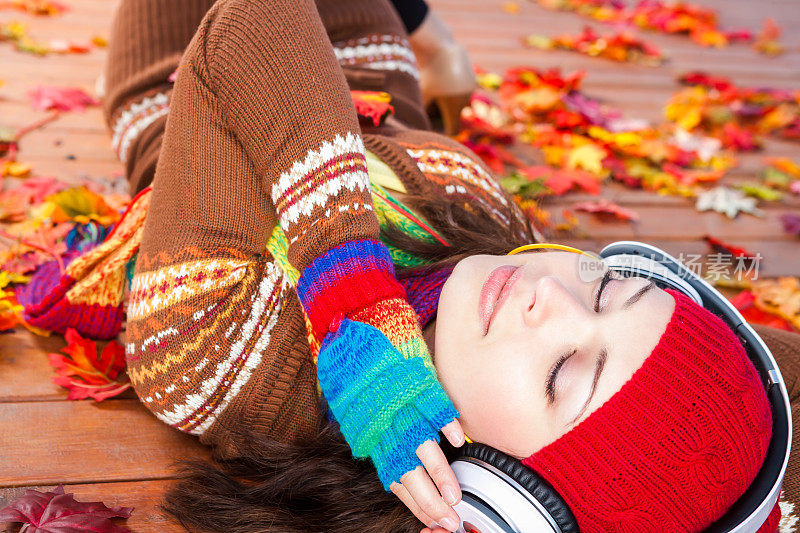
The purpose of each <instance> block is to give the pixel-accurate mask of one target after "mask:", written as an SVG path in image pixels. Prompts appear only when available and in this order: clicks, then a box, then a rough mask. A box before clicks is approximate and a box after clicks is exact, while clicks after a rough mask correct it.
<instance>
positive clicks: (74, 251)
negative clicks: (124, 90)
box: [0, 86, 130, 401]
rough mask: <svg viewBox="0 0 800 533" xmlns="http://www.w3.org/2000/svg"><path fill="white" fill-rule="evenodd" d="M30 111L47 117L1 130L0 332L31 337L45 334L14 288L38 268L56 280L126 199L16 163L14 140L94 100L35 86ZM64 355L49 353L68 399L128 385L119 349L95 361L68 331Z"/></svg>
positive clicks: (105, 186)
mask: <svg viewBox="0 0 800 533" xmlns="http://www.w3.org/2000/svg"><path fill="white" fill-rule="evenodd" d="M29 97H30V100H31V106H32V107H33V108H34V109H37V110H41V111H46V112H48V114H47V115H46V116H45V117H44V118H42V119H39V120H37V121H35V122H34V123H32V124H30V125H28V126H26V127H23V128H20V129H19V130H17V131H8V130H2V131H0V332H3V331H7V330H9V329H13V328H16V327H19V326H24V327H27V328H28V329H30V330H31V331H33V332H34V333H37V334H41V335H47V334H48V332H46V331H43V330H40V329H38V328H35V327H32V326H30V325H28V324H26V323H25V320H24V316H23V308H22V306H21V305H20V304H19V302H18V300H17V296H16V290H17V289H18V288H20V287H21V286H23V285H25V284H27V283H29V282H30V280H31V277H32V276H33V275H34V274H36V273H37V272H40V270H41V269H45V268H47V269H49V271H52V273H53V276H52V277H53V279H55V280H56V281H57V280H58V278H59V277H60V275H61V274H63V273H64V271H65V267H66V265H67V264H68V262H69V261H70V260H71V259H73V258H75V257H77V256H78V255H80V254H81V253H83V252H84V251H86V250H88V249H91V248H92V247H94V246H96V245H97V244H99V243H100V242H102V240H103V239H104V238H105V236H106V234H107V233H108V231H109V230H110V228H111V227H112V226H113V225H114V224H115V223H116V222H117V221H118V220H119V219H120V213H121V212H122V210H123V209H124V207H125V206H126V205H127V204H128V202H129V201H130V197H129V195H128V194H127V191H126V190H125V189H126V186H125V183H124V180H121V179H119V178H112V179H105V178H100V179H91V178H84V179H81V180H77V181H73V182H71V183H66V182H63V181H61V180H58V179H56V178H53V177H50V176H42V175H37V174H36V172H35V169H33V168H32V166H31V165H29V164H27V163H24V162H22V161H20V160H19V158H18V156H19V142H20V140H21V139H22V138H23V137H24V136H25V135H26V134H28V133H30V132H31V131H34V130H36V129H38V128H40V127H41V126H43V125H44V124H47V123H48V122H50V121H53V120H56V119H57V118H58V117H59V116H61V115H62V114H63V113H67V112H72V111H82V110H84V109H85V108H86V107H87V106H94V105H98V104H99V102H98V101H97V100H96V99H95V98H93V97H91V96H89V95H88V94H86V93H85V92H84V91H83V90H81V89H78V88H72V87H48V86H38V87H34V88H33V89H32V90H31V91H30V92H29ZM67 341H68V343H69V344H68V346H67V348H65V350H64V351H65V353H66V355H61V354H51V356H50V361H51V364H52V365H53V366H54V367H55V368H56V370H57V374H58V377H57V378H55V382H56V383H57V384H59V385H62V386H64V387H65V388H67V389H69V391H70V394H69V398H70V399H82V398H87V397H92V398H94V399H96V400H98V401H99V400H102V399H104V398H108V397H111V396H115V395H117V394H120V393H121V392H123V391H124V390H126V389H127V388H128V387H129V384H128V383H127V381H126V378H125V376H124V374H123V373H122V371H123V370H124V366H125V359H124V354H123V352H122V349H121V347H120V346H119V345H118V344H116V343H112V344H109V345H108V346H106V347H105V349H103V350H102V352H100V355H99V356H98V355H97V353H98V351H97V348H96V347H95V345H94V342H92V341H88V340H84V339H81V338H80V337H79V336H78V335H77V334H76V333H75V332H74V331H73V332H68V333H67Z"/></svg>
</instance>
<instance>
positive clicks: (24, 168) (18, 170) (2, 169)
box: [0, 161, 31, 178]
mask: <svg viewBox="0 0 800 533" xmlns="http://www.w3.org/2000/svg"><path fill="white" fill-rule="evenodd" d="M30 171H31V166H30V165H28V164H27V163H19V162H17V161H4V162H3V164H2V166H0V177H2V176H12V177H14V178H21V177H23V176H27V175H28V174H29V173H30Z"/></svg>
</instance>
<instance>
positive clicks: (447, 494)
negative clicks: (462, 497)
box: [442, 487, 458, 505]
mask: <svg viewBox="0 0 800 533" xmlns="http://www.w3.org/2000/svg"><path fill="white" fill-rule="evenodd" d="M442 496H444V501H446V502H447V504H448V505H455V504H456V503H458V496H456V491H455V489H454V488H453V487H445V488H443V489H442Z"/></svg>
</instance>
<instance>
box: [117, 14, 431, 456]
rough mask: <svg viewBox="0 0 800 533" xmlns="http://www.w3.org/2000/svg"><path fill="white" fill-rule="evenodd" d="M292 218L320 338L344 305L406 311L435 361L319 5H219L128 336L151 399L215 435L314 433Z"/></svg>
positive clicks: (150, 234) (170, 132)
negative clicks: (270, 245)
mask: <svg viewBox="0 0 800 533" xmlns="http://www.w3.org/2000/svg"><path fill="white" fill-rule="evenodd" d="M276 226H280V227H281V229H282V230H283V231H284V233H285V234H286V237H287V239H286V240H287V242H288V257H289V261H290V263H292V266H293V267H294V268H295V269H297V270H298V271H299V272H300V273H301V279H300V283H299V285H298V290H297V293H298V295H299V296H300V298H299V300H300V303H302V306H303V309H304V311H305V313H306V315H307V316H309V317H310V320H311V323H312V331H313V333H314V334H315V336H316V337H317V340H319V341H321V340H322V338H323V337H324V335H325V333H327V331H328V327H329V324H331V322H332V319H333V318H335V317H336V316H337V315H338V314H342V313H343V314H345V315H347V316H352V317H355V316H356V315H357V316H358V318H356V320H363V321H365V322H368V323H373V324H374V325H375V327H377V328H379V329H380V328H382V324H384V323H388V322H389V321H388V320H386V319H381V318H380V317H387V316H388V317H391V316H392V315H400V314H402V316H403V317H405V318H408V320H406V321H405V322H403V323H405V324H407V326H408V327H405V328H394V329H395V330H396V331H395V332H394V333H393V335H389V340H390V341H391V342H392V344H393V345H395V346H402V347H404V349H406V347H411V348H413V350H411V348H408V349H406V351H405V352H403V353H404V354H405V353H406V352H408V353H417V352H419V354H420V355H423V356H426V355H427V352H426V350H424V349H422V348H424V343H423V345H422V346H421V347H420V346H419V343H420V342H421V335H420V333H419V331H418V326H417V325H416V318H415V317H414V315H413V310H411V309H410V307H409V306H408V304H407V303H405V302H404V300H403V290H402V287H401V286H400V284H399V283H398V282H397V280H396V279H395V278H394V271H393V267H392V265H391V261H390V260H387V256H388V254H387V253H386V250H385V247H384V246H383V245H382V244H381V243H380V242H379V241H378V240H377V237H378V234H379V226H378V222H377V218H376V217H375V214H374V212H373V210H372V203H371V198H370V189H369V182H368V178H367V173H366V160H365V156H364V148H363V144H362V141H361V137H360V130H359V126H358V121H357V118H356V115H355V111H354V108H353V104H352V101H351V99H350V93H349V89H348V87H347V84H346V81H345V78H344V76H343V74H342V72H341V69H340V68H339V66H338V63H337V61H336V57H335V54H334V53H333V50H332V47H331V44H330V41H329V40H328V37H327V35H326V33H325V28H324V27H323V25H322V22H321V21H320V19H319V15H318V13H317V12H316V8H315V6H314V4H313V2H311V1H310V0H302V1H295V0H291V1H290V0H275V1H270V2H264V1H260V0H220V1H218V2H217V3H216V4H215V5H214V6H213V7H212V8H211V9H210V10H209V12H208V14H207V15H206V17H205V18H204V19H203V22H202V23H201V25H200V27H199V28H198V31H197V33H196V34H195V36H194V38H193V39H192V41H191V43H190V44H189V47H188V48H187V50H186V52H185V54H184V59H183V61H182V64H181V67H180V68H179V70H178V76H177V81H176V83H175V89H174V95H173V98H172V103H171V108H170V112H169V117H168V119H167V124H166V131H165V134H164V142H163V146H162V150H161V154H160V157H159V162H158V167H157V169H156V175H155V179H154V182H153V192H152V200H151V203H150V208H149V210H148V215H147V220H146V222H145V225H144V230H143V235H142V244H141V248H140V253H139V259H138V262H137V265H136V273H135V276H134V279H133V282H132V286H131V296H130V305H129V309H128V322H127V326H128V345H127V347H126V350H127V356H128V363H129V369H130V375H131V380H132V382H133V384H134V386H135V387H136V390H137V393H138V394H139V396H140V398H142V400H143V401H144V402H145V404H146V405H147V406H148V407H149V408H150V409H151V410H153V412H154V413H155V414H156V415H157V416H158V417H159V418H161V419H162V420H164V421H165V422H167V423H169V424H171V425H173V426H174V427H176V428H179V429H181V430H183V431H188V432H191V433H194V434H198V435H201V436H202V438H203V440H204V441H205V442H208V443H214V444H219V443H220V442H223V441H225V440H226V439H227V438H229V437H227V436H226V435H233V434H235V433H236V432H237V431H239V430H241V428H243V427H247V428H249V429H257V430H258V431H259V433H261V434H265V433H266V434H268V435H270V436H275V437H277V438H292V436H293V435H280V430H281V428H279V427H278V424H279V420H280V419H281V418H282V416H281V414H283V415H284V416H283V418H287V419H289V418H291V419H293V420H295V421H297V424H295V427H294V429H295V430H296V431H295V434H301V433H305V434H306V435H307V434H308V432H309V431H313V430H312V429H310V424H309V425H307V426H306V428H305V430H306V431H302V430H301V429H300V428H301V426H302V425H303V423H304V422H310V421H311V420H310V419H311V418H312V417H307V419H306V420H297V413H298V412H301V411H302V412H304V413H306V412H310V411H312V410H313V409H314V401H313V388H314V386H315V379H314V377H315V376H314V371H313V365H312V364H311V359H310V357H308V354H307V350H308V345H307V344H306V345H305V346H304V347H303V346H298V345H297V343H296V342H295V341H296V339H298V337H299V338H300V339H301V340H302V341H303V342H305V338H304V337H305V335H304V333H305V332H304V331H302V330H301V328H302V329H304V328H303V322H302V318H301V319H300V320H299V321H298V320H297V319H296V317H297V316H298V315H299V313H300V309H299V305H298V299H297V298H296V297H295V295H294V291H292V289H291V284H290V283H289V280H288V277H287V276H286V275H285V273H284V271H283V269H282V268H281V267H280V266H279V265H277V264H276V263H275V261H274V259H273V258H272V257H271V256H270V254H269V253H268V252H267V250H266V245H267V242H268V240H269V238H270V235H271V234H272V233H273V231H274V229H275V227H276ZM387 302H390V303H389V304H388V305H389V306H388V310H389V311H388V312H389V314H388V315H387V314H386V312H387ZM300 316H302V315H300ZM394 322H397V321H396V320H395V321H394ZM394 322H393V323H394ZM381 331H382V332H384V334H385V333H386V331H385V328H384V329H381ZM303 348H305V350H306V353H305V354H303V353H302V352H303ZM401 351H402V350H401ZM303 356H305V358H307V359H308V363H309V364H308V365H306V364H305V363H302V362H299V361H298V358H301V357H303ZM425 362H426V364H428V363H429V360H428V359H426V361H425ZM301 374H302V376H301ZM298 398H299V399H300V400H298ZM264 399H267V402H268V405H267V406H266V411H267V412H266V413H265V412H264V409H262V405H261V402H263V401H264ZM292 402H294V403H293V406H291V407H289V406H287V404H289V403H292ZM254 413H258V416H256V415H254ZM287 413H291V415H292V416H290V417H287V416H285V415H286V414H287ZM261 414H263V415H264V416H263V417H262V416H260V415H261ZM303 416H306V415H303ZM237 428H238V429H237ZM231 438H232V437H231ZM231 447H232V446H231ZM230 452H231V453H235V450H230Z"/></svg>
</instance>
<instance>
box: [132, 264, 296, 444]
mask: <svg viewBox="0 0 800 533" xmlns="http://www.w3.org/2000/svg"><path fill="white" fill-rule="evenodd" d="M276 284H280V287H279V290H275V286H276ZM288 286H289V282H288V280H287V278H286V277H284V276H283V271H282V270H281V269H280V268H279V267H278V266H276V265H275V264H273V263H268V264H267V273H266V276H264V278H263V279H262V280H261V282H260V283H259V286H258V290H257V291H256V292H255V293H254V295H253V298H252V308H251V310H250V314H249V315H248V316H247V317H246V318H245V320H244V321H243V322H242V325H241V328H240V329H239V334H238V335H237V337H236V340H235V341H234V342H233V343H232V344H231V345H230V348H229V352H228V355H227V357H225V358H224V359H222V360H221V361H219V362H218V363H217V364H216V366H215V367H214V374H213V376H211V377H210V378H208V379H206V380H205V381H203V382H202V383H200V386H199V387H198V388H197V392H196V393H195V394H190V395H187V396H186V398H185V399H184V401H183V403H180V404H175V405H174V406H173V409H172V410H170V411H164V412H161V413H158V412H156V413H155V414H156V416H157V417H158V418H159V419H161V420H162V421H164V422H166V423H167V424H170V425H173V426H179V425H180V424H181V423H182V422H183V421H184V420H186V419H187V418H190V417H194V416H195V414H196V413H197V412H198V411H200V410H202V409H203V408H204V407H205V406H206V405H207V404H208V403H209V401H210V400H212V399H213V398H214V397H216V396H217V395H219V394H220V393H222V394H223V398H222V400H220V401H218V402H216V405H215V406H214V407H213V408H211V409H210V410H209V411H208V412H207V413H205V414H203V415H201V416H200V418H201V419H202V422H200V423H199V424H198V425H196V426H195V427H194V428H192V429H190V430H188V432H189V433H191V434H193V435H202V434H203V433H205V432H206V431H207V430H208V428H210V427H211V425H212V424H213V423H214V422H215V421H216V419H217V416H218V415H219V413H221V412H223V411H224V410H225V408H226V407H228V404H230V402H231V401H232V400H233V399H234V398H236V395H237V394H239V391H240V390H241V389H242V387H243V386H244V385H245V384H246V383H247V382H248V381H249V380H250V376H251V375H252V374H253V371H254V370H255V369H256V367H258V365H259V364H260V363H261V359H262V357H263V355H264V351H265V350H266V349H267V346H268V345H269V341H270V338H271V333H272V328H274V327H275V324H276V323H277V322H278V318H279V316H280V311H281V304H280V303H281V300H282V297H283V294H284V292H285V291H286V289H287V288H288ZM265 312H266V313H269V316H268V317H266V325H265V327H264V329H263V330H262V331H261V332H260V333H259V334H258V339H257V340H256V341H255V344H253V346H252V348H250V349H249V351H248V344H249V341H250V339H251V337H252V336H253V334H254V332H255V329H256V327H257V326H258V324H260V323H261V322H263V321H264V316H263V315H264V314H265ZM231 331H232V330H230V329H229V330H228V332H231ZM228 335H230V333H228ZM208 364H209V361H208V358H204V359H203V360H202V361H201V362H200V363H199V364H198V365H197V367H196V368H194V369H192V370H197V371H199V370H202V368H203V367H205V366H207V365H208ZM237 368H238V370H237ZM231 375H232V376H233V379H232V380H229V377H230V376H231ZM189 379H190V378H188V377H186V376H184V379H183V381H184V382H188V381H187V380H189ZM174 389H175V386H174V385H171V386H170V387H167V389H165V390H164V393H165V394H166V395H169V394H170V393H171V392H173V391H174ZM144 401H145V403H149V402H152V401H153V398H152V397H150V398H145V399H144Z"/></svg>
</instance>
